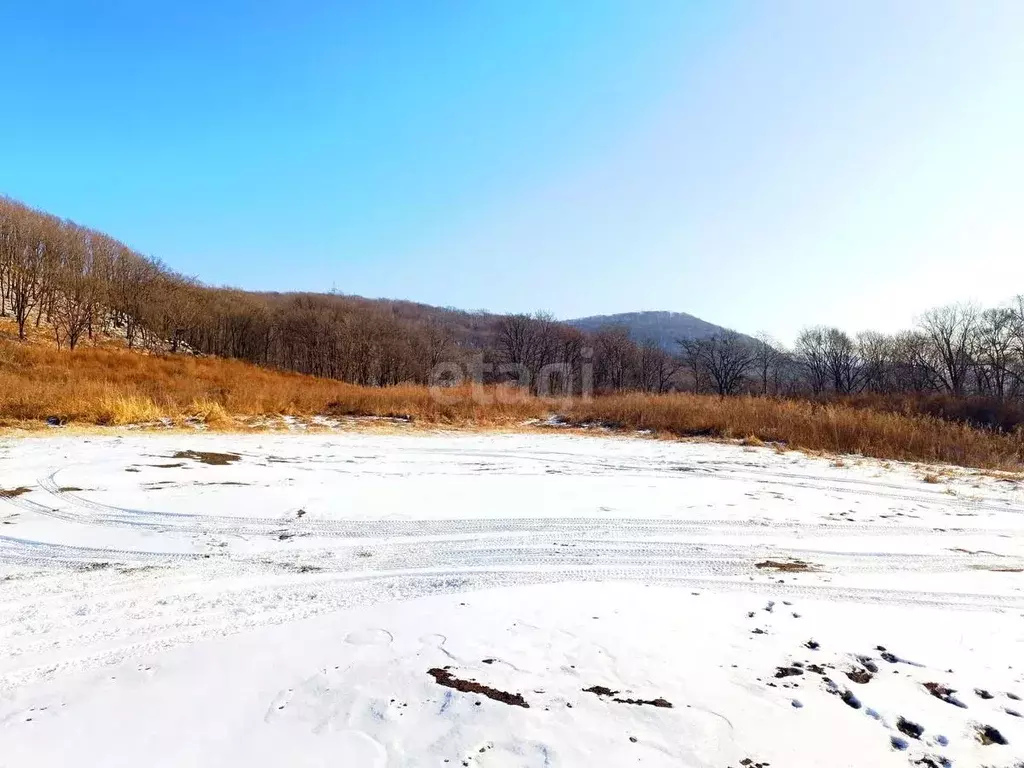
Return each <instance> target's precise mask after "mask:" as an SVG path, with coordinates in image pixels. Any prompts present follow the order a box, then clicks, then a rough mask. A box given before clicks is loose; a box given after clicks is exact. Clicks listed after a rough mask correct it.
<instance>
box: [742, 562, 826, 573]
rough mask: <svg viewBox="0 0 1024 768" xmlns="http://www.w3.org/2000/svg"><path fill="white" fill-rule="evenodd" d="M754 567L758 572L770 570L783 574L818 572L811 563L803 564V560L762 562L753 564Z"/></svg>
mask: <svg viewBox="0 0 1024 768" xmlns="http://www.w3.org/2000/svg"><path fill="white" fill-rule="evenodd" d="M754 567H755V568H757V569H758V570H762V571H763V570H765V569H770V570H773V571H783V572H785V573H806V572H808V571H816V570H818V568H817V566H815V565H812V564H811V563H805V562H804V561H803V560H790V561H787V562H782V561H780V560H763V561H762V562H760V563H754Z"/></svg>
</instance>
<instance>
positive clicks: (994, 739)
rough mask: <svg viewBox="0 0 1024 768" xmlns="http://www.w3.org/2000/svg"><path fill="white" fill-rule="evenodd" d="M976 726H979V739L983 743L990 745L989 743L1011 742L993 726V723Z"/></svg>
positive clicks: (1003, 743) (1002, 743)
mask: <svg viewBox="0 0 1024 768" xmlns="http://www.w3.org/2000/svg"><path fill="white" fill-rule="evenodd" d="M975 727H976V728H977V732H978V733H977V736H978V741H980V742H981V743H982V744H985V745H986V746H988V745H989V744H1000V745H1006V744H1009V743H1010V742H1008V741H1007V740H1006V737H1005V736H1003V734H1001V733H1000V732H999V731H998V730H997V729H995V728H993V727H992V726H991V725H977V726H975Z"/></svg>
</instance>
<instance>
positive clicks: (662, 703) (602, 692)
mask: <svg viewBox="0 0 1024 768" xmlns="http://www.w3.org/2000/svg"><path fill="white" fill-rule="evenodd" d="M583 692H584V693H593V694H594V695H596V696H607V697H610V698H611V700H612V701H614V702H615V703H616V704H634V705H636V706H638V707H639V706H648V707H660V708H662V709H672V702H671V701H667V700H666V699H663V698H660V697H659V698H657V699H620V698H616V697H617V696H618V694H619V692H618V691H613V690H611V689H610V688H605V687H604V686H603V685H594V686H591V687H590V688H584V689H583Z"/></svg>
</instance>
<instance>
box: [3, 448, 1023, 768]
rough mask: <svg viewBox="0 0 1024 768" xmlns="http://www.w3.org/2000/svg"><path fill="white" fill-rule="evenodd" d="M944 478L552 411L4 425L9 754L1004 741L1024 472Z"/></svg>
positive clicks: (1014, 678) (878, 760)
mask: <svg viewBox="0 0 1024 768" xmlns="http://www.w3.org/2000/svg"><path fill="white" fill-rule="evenodd" d="M226 454H230V455H226ZM837 464H838V465H837ZM929 474H931V475H934V474H935V471H934V469H931V470H925V469H923V468H919V467H911V466H906V465H898V464H891V465H890V464H884V463H881V462H875V461H867V460H856V459H849V458H847V459H844V460H843V462H832V461H830V460H828V459H823V458H808V457H806V456H803V455H801V454H798V453H785V454H777V453H776V452H774V451H773V450H771V449H768V448H758V449H753V448H743V447H740V446H728V445H720V444H698V443H672V442H665V441H655V440H646V439H622V438H601V437H598V438H592V437H580V436H576V435H562V434H558V435H538V434H530V435H477V436H468V435H455V436H453V435H434V436H428V435H372V434H321V435H265V434H264V435H247V436H226V435H180V434H167V435H160V436H156V435H131V436H123V437H82V436H78V437H58V438H28V439H23V440H14V439H8V440H4V441H0V766H10V767H11V768H13V767H14V766H18V767H19V768H20V767H21V766H33V767H43V766H67V765H105V766H139V765H146V766H225V765H229V766H232V765H237V766H245V767H246V768H249V767H250V766H314V765H315V766H327V765H331V766H357V767H361V766H369V767H376V766H380V767H384V766H388V767H389V768H390V767H392V766H443V765H446V764H447V765H452V766H473V767H474V768H486V767H487V766H624V765H645V766H709V767H713V768H726V767H727V766H735V767H736V768H739V766H748V767H749V768H754V767H755V766H757V765H758V764H761V765H769V764H770V765H771V766H774V767H775V768H786V767H787V766H815V767H817V766H907V765H924V766H941V765H947V764H949V765H954V766H982V765H986V766H993V767H994V768H1004V767H1005V768H1010V767H1011V766H1017V765H1022V764H1024V719H1022V718H1021V717H1020V715H1021V714H1024V702H1022V701H1020V698H1024V572H1022V569H1024V543H1022V542H1024V538H1022V534H1024V485H1021V484H1020V483H1018V482H1015V481H1012V480H1008V479H1001V478H998V477H987V476H984V475H981V474H979V473H973V472H966V471H951V472H949V473H945V474H942V475H941V476H940V477H938V478H936V477H934V476H932V477H929V478H928V480H927V481H926V479H925V477H926V475H929ZM935 480H939V482H934V481H935ZM1018 697H1020V698H1018ZM669 704H671V706H668V705H669ZM1002 741H1005V742H1007V743H1005V744H1002V743H999V742H1002ZM744 761H749V762H744Z"/></svg>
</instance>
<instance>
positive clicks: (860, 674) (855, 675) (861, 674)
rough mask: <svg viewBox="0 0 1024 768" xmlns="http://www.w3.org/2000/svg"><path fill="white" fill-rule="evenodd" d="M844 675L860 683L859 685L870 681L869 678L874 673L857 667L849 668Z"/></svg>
mask: <svg viewBox="0 0 1024 768" xmlns="http://www.w3.org/2000/svg"><path fill="white" fill-rule="evenodd" d="M846 676H847V677H848V678H850V680H852V681H853V682H855V683H860V684H861V685H866V684H867V683H870V682H871V678H872V677H874V675H872V674H871V673H870V672H868V671H867V670H866V669H862V668H859V667H855V668H853V669H851V670H850V671H849V672H847V673H846Z"/></svg>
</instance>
